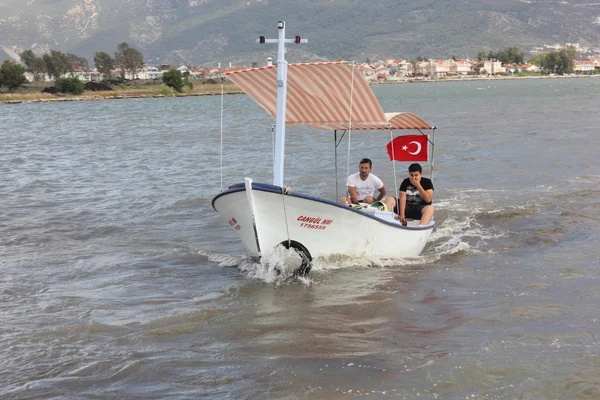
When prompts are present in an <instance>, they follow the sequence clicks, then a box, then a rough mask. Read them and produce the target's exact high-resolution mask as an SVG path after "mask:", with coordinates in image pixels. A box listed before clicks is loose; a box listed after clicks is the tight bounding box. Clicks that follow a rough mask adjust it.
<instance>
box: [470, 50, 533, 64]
mask: <svg viewBox="0 0 600 400" xmlns="http://www.w3.org/2000/svg"><path fill="white" fill-rule="evenodd" d="M492 59H493V60H498V61H501V62H502V63H503V64H523V60H524V59H525V58H524V54H523V52H522V51H521V50H519V48H518V47H507V48H505V49H504V50H500V51H497V52H493V51H490V52H488V53H487V54H486V53H485V52H483V51H480V52H479V53H477V60H478V61H484V60H492Z"/></svg>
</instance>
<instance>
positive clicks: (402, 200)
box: [398, 192, 406, 222]
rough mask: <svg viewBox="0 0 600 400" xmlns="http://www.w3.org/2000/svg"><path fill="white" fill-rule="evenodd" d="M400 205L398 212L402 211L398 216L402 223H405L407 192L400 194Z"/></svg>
mask: <svg viewBox="0 0 600 400" xmlns="http://www.w3.org/2000/svg"><path fill="white" fill-rule="evenodd" d="M399 194H400V196H399V197H400V200H399V202H400V205H399V207H398V211H400V212H399V213H398V216H399V217H400V221H401V222H405V221H406V216H405V215H404V212H405V211H406V192H400V193H399Z"/></svg>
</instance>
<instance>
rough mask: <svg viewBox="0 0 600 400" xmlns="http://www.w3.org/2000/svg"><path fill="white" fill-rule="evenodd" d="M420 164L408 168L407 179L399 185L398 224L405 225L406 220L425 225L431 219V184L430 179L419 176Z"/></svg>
mask: <svg viewBox="0 0 600 400" xmlns="http://www.w3.org/2000/svg"><path fill="white" fill-rule="evenodd" d="M421 173H422V168H421V165H420V164H416V163H415V164H411V165H410V166H409V167H408V178H406V179H404V180H403V181H402V183H401V184H400V193H399V194H400V196H399V197H400V199H399V200H398V204H399V205H400V212H399V213H398V215H399V217H400V222H401V223H402V225H406V223H407V222H406V221H407V218H411V219H418V220H420V225H423V226H425V225H427V224H429V222H430V221H431V218H433V211H434V209H433V206H432V205H431V202H432V200H433V183H432V182H431V179H428V178H425V177H423V176H422V175H421Z"/></svg>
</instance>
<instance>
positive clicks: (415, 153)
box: [387, 135, 429, 161]
mask: <svg viewBox="0 0 600 400" xmlns="http://www.w3.org/2000/svg"><path fill="white" fill-rule="evenodd" d="M428 144H429V135H406V136H398V137H397V138H395V139H394V140H392V141H391V142H389V143H388V144H387V152H388V155H389V156H390V161H393V160H396V161H428V160H429V146H428Z"/></svg>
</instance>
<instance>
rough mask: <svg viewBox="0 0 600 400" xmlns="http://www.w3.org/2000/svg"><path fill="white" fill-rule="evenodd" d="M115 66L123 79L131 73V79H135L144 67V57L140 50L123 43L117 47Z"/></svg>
mask: <svg viewBox="0 0 600 400" xmlns="http://www.w3.org/2000/svg"><path fill="white" fill-rule="evenodd" d="M115 66H116V67H117V68H118V69H120V70H121V78H125V72H129V73H130V74H131V77H132V78H134V79H135V77H136V74H137V72H138V71H139V70H141V69H142V68H143V67H144V56H143V55H142V53H140V52H139V51H138V50H136V49H134V48H133V47H129V45H128V44H127V43H125V42H123V43H121V44H120V45H118V46H117V51H116V52H115Z"/></svg>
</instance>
